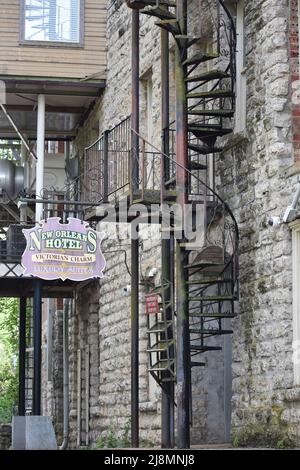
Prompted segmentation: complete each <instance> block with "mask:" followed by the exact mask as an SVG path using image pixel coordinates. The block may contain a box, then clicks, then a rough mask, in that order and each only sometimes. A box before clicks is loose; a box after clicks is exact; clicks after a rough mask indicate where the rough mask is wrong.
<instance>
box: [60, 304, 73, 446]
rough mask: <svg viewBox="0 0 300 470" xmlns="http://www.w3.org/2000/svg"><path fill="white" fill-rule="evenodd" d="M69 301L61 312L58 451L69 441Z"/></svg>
mask: <svg viewBox="0 0 300 470" xmlns="http://www.w3.org/2000/svg"><path fill="white" fill-rule="evenodd" d="M70 302H71V301H70V299H65V301H64V310H63V390H64V391H63V415H64V424H63V442H62V445H61V446H60V448H59V450H66V448H67V446H68V441H69V348H68V345H69V331H68V330H69V312H70Z"/></svg>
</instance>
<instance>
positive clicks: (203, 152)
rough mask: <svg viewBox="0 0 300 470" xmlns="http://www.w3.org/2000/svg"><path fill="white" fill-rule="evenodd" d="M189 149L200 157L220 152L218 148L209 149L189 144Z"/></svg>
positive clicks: (204, 146)
mask: <svg viewBox="0 0 300 470" xmlns="http://www.w3.org/2000/svg"><path fill="white" fill-rule="evenodd" d="M189 148H190V149H191V150H192V151H194V152H196V153H199V154H201V155H208V154H211V153H217V152H222V150H223V149H222V148H218V147H209V146H206V145H195V144H192V143H189Z"/></svg>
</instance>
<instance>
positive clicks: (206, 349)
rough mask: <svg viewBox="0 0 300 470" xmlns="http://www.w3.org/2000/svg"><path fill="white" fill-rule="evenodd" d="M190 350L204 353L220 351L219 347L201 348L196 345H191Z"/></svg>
mask: <svg viewBox="0 0 300 470" xmlns="http://www.w3.org/2000/svg"><path fill="white" fill-rule="evenodd" d="M190 350H191V351H202V352H206V351H221V350H222V348H221V346H201V345H198V344H193V345H191V346H190Z"/></svg>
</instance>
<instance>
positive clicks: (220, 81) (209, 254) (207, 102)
mask: <svg viewBox="0 0 300 470" xmlns="http://www.w3.org/2000/svg"><path fill="white" fill-rule="evenodd" d="M129 3H130V7H131V8H137V9H139V10H140V13H142V14H145V15H148V16H151V17H155V18H156V19H157V21H156V22H155V24H156V25H157V26H159V27H160V28H163V29H165V30H167V31H168V32H169V33H170V35H171V36H172V37H173V38H174V41H175V42H176V44H177V46H178V51H179V55H180V61H181V67H182V71H183V73H184V88H185V96H183V100H185V105H186V106H187V113H188V147H189V151H188V153H189V155H188V166H187V168H185V170H186V172H187V173H188V180H189V190H188V193H189V194H188V200H189V202H190V203H191V204H192V205H193V204H198V205H201V204H202V207H203V211H204V222H203V227H202V237H201V243H197V242H196V243H189V242H184V241H183V242H182V243H181V246H182V248H183V250H184V260H185V264H184V270H185V273H186V285H185V288H186V292H187V293H188V321H189V351H190V367H199V366H204V365H205V359H204V357H205V353H209V352H210V351H213V350H220V349H222V348H221V346H220V345H219V344H220V343H216V342H215V341H213V340H212V338H214V337H217V336H221V335H230V334H231V333H232V330H231V329H230V326H229V327H228V325H230V321H229V320H228V319H230V318H233V317H234V316H235V311H234V302H235V300H237V298H238V227H237V223H236V221H235V218H234V216H233V214H232V212H231V210H230V208H229V206H228V205H227V204H226V203H225V202H224V201H223V199H222V198H221V197H220V195H218V194H217V192H216V190H215V189H214V178H215V175H214V163H215V159H216V155H217V154H218V153H219V152H221V151H222V149H223V139H222V138H223V137H224V136H226V135H228V134H230V133H231V132H232V131H233V126H232V118H233V117H234V107H235V48H236V42H235V40H236V35H235V25H234V20H233V18H232V16H231V14H230V12H229V10H228V8H227V7H226V4H225V3H224V2H223V1H221V0H217V1H216V0H211V1H210V0H205V1H204V2H203V5H204V7H205V8H206V12H207V13H208V14H210V16H211V23H212V25H213V26H214V34H215V37H216V41H215V42H216V46H215V50H214V51H209V52H207V50H204V48H201V45H200V48H199V47H198V48H195V46H197V45H198V46H199V42H201V40H200V39H201V38H199V37H194V36H192V35H188V34H185V31H182V27H181V25H182V21H181V20H182V18H180V17H179V15H178V14H177V12H176V2H174V1H169V0H163V1H155V0H152V1H143V0H137V1H135V0H131V1H130V2H129ZM201 49H202V50H201ZM207 64H209V67H207ZM167 133H168V135H169V137H168V138H169V139H170V145H169V148H174V146H173V145H172V139H174V134H175V130H174V123H171V124H170V126H169V129H167ZM164 157H165V158H168V159H169V162H170V164H169V165H168V171H167V172H165V174H164V181H163V187H162V189H161V190H162V196H163V197H162V201H163V202H164V203H167V204H169V205H172V204H174V202H176V196H177V191H178V189H177V187H176V165H177V163H176V155H175V153H174V154H173V155H172V154H171V153H170V154H169V155H165V156H164ZM172 229H173V230H176V226H175V225H173V228H172ZM168 287H169V286H168V281H167V280H164V279H162V284H161V286H158V287H156V288H155V289H154V290H153V293H158V294H159V295H160V299H161V309H160V312H159V313H158V314H156V315H155V318H154V317H153V316H152V318H151V319H148V331H147V334H148V354H149V371H150V373H151V374H152V376H153V377H154V378H155V380H156V381H157V382H158V383H159V384H160V385H161V386H162V387H164V385H165V382H168V381H174V382H176V343H175V337H176V335H175V332H176V308H175V299H174V298H171V299H170V298H169V297H168V296H167V298H166V295H165V293H166V290H167V289H168ZM175 292H176V286H175ZM175 298H176V294H175ZM170 307H171V310H172V312H173V313H172V317H171V319H170V315H169V314H167V312H169V311H170ZM149 317H150V316H149Z"/></svg>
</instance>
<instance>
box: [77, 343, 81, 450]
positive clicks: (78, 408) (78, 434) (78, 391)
mask: <svg viewBox="0 0 300 470" xmlns="http://www.w3.org/2000/svg"><path fill="white" fill-rule="evenodd" d="M80 445H81V349H77V447H80Z"/></svg>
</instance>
